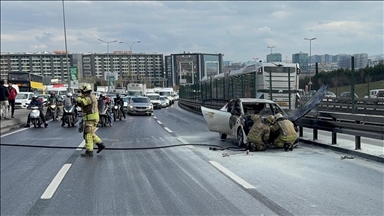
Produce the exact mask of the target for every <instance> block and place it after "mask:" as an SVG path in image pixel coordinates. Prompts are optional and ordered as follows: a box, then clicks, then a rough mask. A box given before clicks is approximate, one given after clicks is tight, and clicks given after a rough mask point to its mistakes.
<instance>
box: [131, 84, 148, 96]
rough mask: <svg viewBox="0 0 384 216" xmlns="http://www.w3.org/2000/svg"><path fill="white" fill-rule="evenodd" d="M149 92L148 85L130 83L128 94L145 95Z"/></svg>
mask: <svg viewBox="0 0 384 216" xmlns="http://www.w3.org/2000/svg"><path fill="white" fill-rule="evenodd" d="M146 92H147V85H146V84H141V83H128V85H127V95H128V96H144V95H145V94H146Z"/></svg>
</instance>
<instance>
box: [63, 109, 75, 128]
mask: <svg viewBox="0 0 384 216" xmlns="http://www.w3.org/2000/svg"><path fill="white" fill-rule="evenodd" d="M75 109H76V108H75V106H73V105H72V106H67V107H63V119H62V121H63V125H64V124H67V125H68V127H74V126H75V123H76V122H77V116H75Z"/></svg>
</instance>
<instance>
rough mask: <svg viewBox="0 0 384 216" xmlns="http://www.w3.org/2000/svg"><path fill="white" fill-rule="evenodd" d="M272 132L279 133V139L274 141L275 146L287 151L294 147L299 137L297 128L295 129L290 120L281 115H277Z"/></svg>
mask: <svg viewBox="0 0 384 216" xmlns="http://www.w3.org/2000/svg"><path fill="white" fill-rule="evenodd" d="M271 132H277V133H278V137H277V138H276V139H275V140H274V141H273V144H275V145H276V147H278V148H285V149H286V150H287V149H288V148H289V147H292V146H293V143H294V142H295V141H296V139H297V137H298V134H297V128H295V126H294V124H293V123H292V122H291V121H290V120H288V119H287V118H285V117H283V115H282V114H281V113H277V114H276V115H275V123H274V124H273V126H271Z"/></svg>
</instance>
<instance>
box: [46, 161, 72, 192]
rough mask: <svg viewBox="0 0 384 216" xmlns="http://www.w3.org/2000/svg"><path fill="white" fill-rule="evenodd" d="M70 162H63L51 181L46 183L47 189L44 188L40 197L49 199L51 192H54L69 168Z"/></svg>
mask: <svg viewBox="0 0 384 216" xmlns="http://www.w3.org/2000/svg"><path fill="white" fill-rule="evenodd" d="M71 166H72V164H64V166H63V167H62V168H61V169H60V171H59V172H58V173H57V174H56V176H55V178H53V180H52V182H51V183H50V184H49V185H48V187H47V189H45V191H44V193H43V195H41V197H40V199H51V198H52V196H53V194H54V193H55V192H56V189H57V188H58V187H59V185H60V183H61V181H62V180H63V178H64V176H65V174H67V172H68V170H69V168H70V167H71Z"/></svg>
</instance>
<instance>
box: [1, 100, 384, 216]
mask: <svg viewBox="0 0 384 216" xmlns="http://www.w3.org/2000/svg"><path fill="white" fill-rule="evenodd" d="M97 134H98V135H99V136H100V137H101V138H102V139H103V141H104V142H105V144H106V146H107V149H106V150H104V151H103V152H102V153H100V154H99V155H95V156H94V157H93V158H82V157H80V153H81V152H83V151H84V150H80V149H76V148H78V147H82V146H83V145H84V143H83V142H82V135H81V134H79V133H77V128H62V127H61V126H60V123H59V122H50V125H49V127H48V128H37V129H35V128H29V129H19V130H16V131H13V132H11V133H8V135H6V136H2V138H1V143H2V144H15V145H30V146H33V145H42V146H47V147H51V148H34V147H20V146H19V147H18V146H1V214H2V215H382V214H383V211H384V207H383V206H384V181H383V179H384V170H383V164H382V163H378V162H373V161H369V160H365V159H360V158H354V159H350V160H347V159H346V160H340V154H339V153H337V152H334V151H331V150H327V149H323V148H319V147H316V146H311V145H305V144H300V145H299V147H298V148H296V149H295V150H294V151H292V152H284V151H283V150H268V151H265V152H251V153H250V154H248V155H246V154H245V152H244V151H234V150H226V151H210V150H209V146H208V145H212V146H215V145H217V146H224V147H228V146H230V147H236V145H235V142H236V141H235V139H231V138H229V139H227V140H226V141H221V140H220V139H219V137H218V134H216V133H212V132H209V131H208V129H207V126H206V123H205V121H204V119H203V117H202V116H200V115H196V114H193V113H189V112H187V111H185V110H183V109H180V108H179V107H178V106H177V105H174V106H173V107H169V108H166V109H161V110H155V111H154V115H153V116H128V117H127V120H126V121H121V122H120V121H118V122H116V123H115V124H114V125H113V127H105V128H99V129H98V130H97ZM193 144H198V145H193ZM202 144H206V145H207V146H202ZM171 145H176V146H175V147H169V146H171ZM60 147H65V148H60ZM67 147H72V148H67ZM108 148H109V149H108ZM119 148H120V149H119ZM132 148H137V149H132ZM223 153H228V155H229V156H227V157H223V155H222V154H223Z"/></svg>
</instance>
